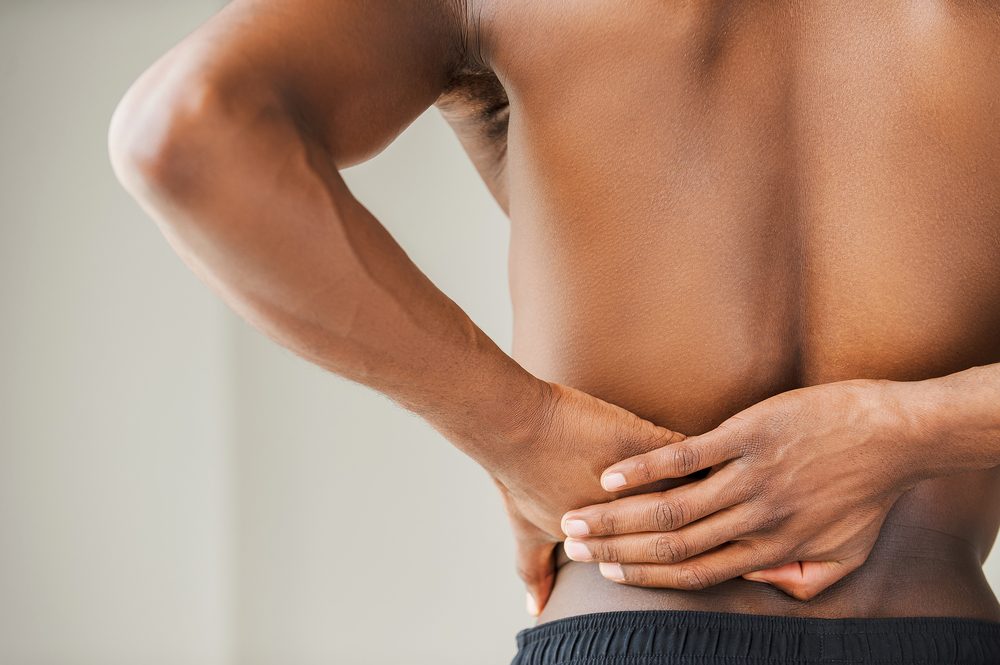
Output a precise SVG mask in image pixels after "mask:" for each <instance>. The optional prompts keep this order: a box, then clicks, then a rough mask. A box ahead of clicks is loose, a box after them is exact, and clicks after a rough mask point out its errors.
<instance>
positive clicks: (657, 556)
mask: <svg viewBox="0 0 1000 665" xmlns="http://www.w3.org/2000/svg"><path fill="white" fill-rule="evenodd" d="M687 552H688V547H687V544H686V543H685V542H684V540H683V539H681V538H676V537H674V536H658V537H657V538H656V540H655V541H654V542H653V560H654V561H656V562H657V563H664V564H666V563H677V562H679V561H683V560H684V559H686V558H687V557H688V554H687Z"/></svg>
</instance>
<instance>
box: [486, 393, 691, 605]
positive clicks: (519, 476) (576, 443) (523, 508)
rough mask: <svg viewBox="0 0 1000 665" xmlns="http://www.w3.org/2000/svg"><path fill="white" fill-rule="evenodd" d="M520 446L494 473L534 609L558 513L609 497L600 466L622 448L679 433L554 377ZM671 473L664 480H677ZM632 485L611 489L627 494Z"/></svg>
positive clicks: (550, 570) (633, 449) (646, 446)
mask: <svg viewBox="0 0 1000 665" xmlns="http://www.w3.org/2000/svg"><path fill="white" fill-rule="evenodd" d="M544 392H545V394H546V397H545V398H544V399H543V400H542V402H543V403H542V404H541V405H540V407H539V410H538V417H537V418H534V419H533V421H534V425H533V426H532V429H531V432H530V434H529V436H527V437H526V440H525V442H524V444H523V447H522V452H521V454H518V455H516V456H513V457H512V458H511V459H510V460H509V463H508V464H506V465H505V466H504V467H502V468H501V469H499V470H497V471H495V472H494V474H493V479H494V482H495V483H496V484H497V487H498V488H499V489H500V493H501V495H502V497H503V499H504V505H505V506H506V508H507V513H508V516H509V517H510V522H511V527H512V529H513V531H514V536H515V540H516V541H517V570H518V574H519V575H520V577H521V579H522V580H524V583H525V585H526V586H527V588H528V593H529V599H528V607H529V611H530V612H531V613H532V614H534V615H537V614H538V613H539V612H541V610H542V608H543V607H544V606H545V603H546V601H547V600H548V597H549V593H550V592H551V590H552V583H553V581H554V579H555V577H554V573H555V557H554V556H553V552H554V550H555V546H556V544H557V543H558V542H560V541H561V540H562V539H563V535H562V531H561V529H560V526H559V524H560V517H561V516H562V514H563V513H564V512H566V511H567V510H568V509H570V508H573V507H576V506H580V505H586V504H588V503H593V502H596V501H604V500H607V497H608V495H607V493H606V492H605V491H604V490H603V489H602V488H601V485H600V480H599V479H600V472H601V469H603V468H604V467H605V466H607V465H608V464H610V463H611V462H613V461H615V460H619V459H621V458H622V457H623V456H629V455H634V454H637V453H641V452H647V451H650V450H655V449H657V448H660V447H662V446H664V445H667V444H671V443H674V442H677V441H681V440H683V439H684V436H683V435H682V434H678V433H676V432H672V431H670V430H668V429H665V428H663V427H658V426H657V425H654V424H653V423H651V422H649V421H646V420H643V419H642V418H640V417H639V416H637V415H635V414H634V413H632V412H630V411H626V410H625V409H622V408H620V407H617V406H614V405H613V404H609V403H607V402H604V401H602V400H600V399H598V398H596V397H593V396H591V395H588V394H586V393H584V392H581V391H579V390H576V389H573V388H570V387H567V386H563V385H560V384H555V383H551V384H547V386H546V390H545V391H544ZM679 482H683V481H676V480H669V481H665V482H664V483H661V486H662V487H668V486H676V485H678V484H679ZM636 491H641V490H637V489H632V490H623V491H621V492H616V493H615V494H614V495H615V496H625V495H627V494H629V493H630V492H636Z"/></svg>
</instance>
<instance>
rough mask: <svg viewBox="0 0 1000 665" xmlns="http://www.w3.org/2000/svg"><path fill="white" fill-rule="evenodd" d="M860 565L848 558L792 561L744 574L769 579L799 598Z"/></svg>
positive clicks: (815, 592)
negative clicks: (841, 559) (844, 559)
mask: <svg viewBox="0 0 1000 665" xmlns="http://www.w3.org/2000/svg"><path fill="white" fill-rule="evenodd" d="M859 565H860V562H858V563H856V564H855V563H852V562H851V561H850V560H846V561H792V562H790V563H786V564H784V565H783V566H778V567H777V568H767V569H765V570H758V571H754V572H752V573H746V574H745V575H743V579H747V580H751V581H753V582H766V583H767V584H770V585H772V586H775V587H777V588H778V589H780V590H781V591H784V592H785V593H787V594H788V595H789V596H792V597H793V598H796V599H798V600H809V599H810V598H814V597H815V596H817V595H818V594H819V593H820V592H821V591H823V590H824V589H826V588H827V587H829V586H831V585H833V584H834V583H835V582H837V581H839V580H840V579H841V578H843V577H844V576H845V575H847V574H848V573H850V572H851V571H853V570H854V569H856V568H857V567H858V566H859Z"/></svg>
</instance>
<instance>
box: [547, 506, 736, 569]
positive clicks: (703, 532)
mask: <svg viewBox="0 0 1000 665" xmlns="http://www.w3.org/2000/svg"><path fill="white" fill-rule="evenodd" d="M742 512H743V511H740V510H738V509H733V510H725V511H722V512H720V513H718V514H717V515H713V516H712V517H710V518H708V519H705V520H702V521H700V522H695V523H694V524H691V525H689V526H686V527H684V528H682V529H678V530H676V531H668V532H665V533H632V534H628V535H624V536H609V537H605V538H582V539H577V538H568V539H566V542H565V543H564V544H563V548H564V549H565V550H566V555H567V556H568V557H569V558H570V559H572V560H574V561H604V562H611V563H657V564H673V563H679V562H681V561H684V560H685V559H689V558H691V557H693V556H695V555H698V554H701V553H702V552H707V551H708V550H710V549H712V548H714V547H718V546H719V545H722V544H723V543H726V542H729V541H730V540H732V539H733V538H736V537H737V536H739V535H742V534H743V533H744V532H745V531H746V522H745V520H744V519H742V517H743V516H742Z"/></svg>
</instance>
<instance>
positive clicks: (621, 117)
mask: <svg viewBox="0 0 1000 665" xmlns="http://www.w3.org/2000/svg"><path fill="white" fill-rule="evenodd" d="M475 4H476V5H477V6H476V9H475V11H476V12H477V13H478V16H479V20H478V21H477V22H476V25H477V26H478V28H479V32H478V34H476V35H472V36H471V37H470V38H471V39H473V40H475V42H476V43H477V44H478V45H479V49H478V51H475V52H477V53H479V54H480V55H481V62H480V63H479V64H481V66H482V68H481V69H477V68H475V67H474V66H470V69H469V71H468V73H467V74H466V75H465V76H464V77H462V78H460V79H459V80H457V81H456V83H455V86H454V88H453V89H452V90H450V91H449V92H448V93H446V95H444V96H443V97H442V99H441V100H439V102H438V106H439V107H440V108H441V109H442V111H443V112H444V114H445V117H446V118H448V119H449V120H451V121H452V122H453V124H454V125H455V128H456V131H457V132H458V134H459V137H460V138H461V139H462V140H463V143H464V144H465V145H466V146H467V147H468V148H469V152H470V155H471V156H472V157H473V159H474V161H476V163H477V166H478V167H479V169H480V172H481V173H482V175H483V177H484V178H485V179H486V180H487V182H488V183H489V184H490V186H491V190H492V191H493V192H494V193H495V194H496V195H497V197H498V200H499V201H500V202H501V204H502V205H504V206H505V209H506V210H507V212H508V214H509V216H510V219H511V225H512V235H511V247H510V255H511V260H510V269H511V286H512V293H513V303H514V315H515V342H514V357H515V359H516V360H518V361H519V362H520V363H521V364H522V365H524V366H525V367H526V368H527V369H529V371H531V372H532V373H534V374H536V375H538V376H545V377H547V378H551V379H552V380H555V381H558V382H561V383H565V384H567V385H572V386H574V387H577V388H580V389H582V390H584V391H586V392H588V393H591V394H593V395H596V396H598V397H601V398H603V399H605V400H608V401H610V402H612V403H614V404H619V405H621V406H624V407H626V408H628V409H629V410H631V411H633V412H635V413H637V414H638V415H640V416H643V417H645V418H647V419H649V420H651V421H653V422H656V423H659V424H663V425H665V426H666V427H669V428H671V429H674V430H677V431H681V432H685V433H700V432H703V431H705V430H708V429H710V428H712V427H714V426H715V425H716V424H718V423H719V422H720V421H721V420H722V419H723V418H725V417H726V416H728V415H730V414H732V413H734V412H736V411H738V410H740V409H742V408H744V407H747V406H749V405H751V404H754V403H756V402H758V401H760V400H762V399H763V398H765V397H768V396H770V395H773V394H776V393H779V392H782V391H785V390H789V389H791V388H795V387H798V386H807V385H813V384H819V383H826V382H831V381H837V380H841V379H850V378H861V377H871V378H888V379H895V380H914V379H922V378H928V377H933V376H940V375H944V374H948V373H950V372H954V371H957V370H960V369H964V368H966V367H969V366H972V365H976V364H986V363H991V362H996V361H998V360H1000V333H998V331H1000V186H998V183H1000V125H998V122H997V115H998V112H1000V106H998V104H1000V101H998V100H1000V6H998V5H996V4H995V3H987V2H933V3H923V2H912V1H907V0H902V1H898V2H881V1H880V2H850V3H844V2H839V1H838V2H808V3H801V2H725V3H716V2H663V1H662V0H646V1H643V2H638V3H629V4H628V11H624V10H623V7H622V5H621V3H613V2H608V3H538V2H530V1H529V0H517V1H515V2H506V1H505V2H496V1H495V0H494V1H491V0H480V1H479V2H477V3H475ZM542 285H544V286H542ZM941 447H942V451H946V450H947V442H946V441H942V442H941ZM997 479H998V475H997V472H996V471H995V470H990V471H984V472H978V473H974V474H964V475H960V476H954V477H949V478H945V479H937V480H933V481H926V482H924V483H922V484H920V485H919V486H918V487H917V488H915V489H914V490H912V491H911V492H910V493H909V494H907V495H906V496H905V497H904V499H903V500H901V501H900V502H899V503H898V504H897V506H896V508H895V509H894V511H893V512H892V513H891V515H890V517H889V519H888V521H887V524H886V526H885V527H884V529H883V533H882V537H881V538H880V541H879V546H878V547H877V548H876V550H875V552H874V553H873V555H872V558H871V559H870V560H869V562H868V563H867V564H866V566H865V567H864V568H863V569H862V570H860V571H858V572H857V573H856V574H854V575H852V576H851V577H850V578H848V580H845V581H844V583H843V584H841V585H840V586H838V587H837V588H836V592H831V593H830V594H827V595H824V596H823V597H821V598H819V599H816V600H814V601H812V602H811V603H810V604H809V605H808V608H807V609H806V607H804V606H802V604H801V603H798V602H797V601H794V600H793V599H790V598H789V597H787V596H785V595H784V594H782V593H780V592H778V591H776V590H774V589H771V588H769V587H763V586H761V585H759V584H754V583H751V582H747V581H744V580H734V581H732V582H729V583H727V584H725V585H723V586H719V587H715V588H713V589H711V590H709V591H705V592H687V591H665V590H639V589H634V588H625V587H621V586H619V585H616V584H613V583H611V582H607V581H605V580H603V579H602V578H601V577H600V576H599V575H597V574H596V572H595V571H594V570H593V567H592V566H586V565H585V564H579V563H571V564H569V566H570V569H565V570H563V572H562V573H561V575H560V577H559V579H558V581H557V585H556V591H555V593H554V595H553V598H552V601H551V602H550V605H549V608H548V610H547V612H546V613H545V614H543V617H542V618H543V619H549V618H555V617H558V616H563V615H566V614H575V613H580V612H581V611H599V610H606V609H631V608H635V607H656V608H685V609H711V610H737V609H741V610H743V611H747V610H749V611H753V612H759V613H771V614H786V613H793V614H794V613H798V612H808V613H809V614H810V615H813V616H848V615H854V616H884V615H900V616H901V615H906V614H914V613H920V611H919V610H920V609H921V607H924V608H928V609H929V607H933V608H934V611H935V612H937V613H942V612H943V613H948V614H956V615H964V616H978V617H987V618H992V619H997V618H1000V609H998V607H997V604H996V601H995V600H994V598H993V595H992V593H991V592H990V590H989V588H988V586H987V584H986V581H985V579H984V578H983V575H982V571H981V568H980V566H981V562H982V561H983V560H984V559H985V557H986V555H987V554H988V553H989V550H990V547H991V545H992V543H993V539H994V537H995V535H996V532H997V525H998V519H1000V512H998V510H1000V500H998V499H1000V483H998V482H997ZM572 568H577V569H572ZM932 599H933V602H932V603H931V602H930V601H931V600H932ZM925 611H926V610H925Z"/></svg>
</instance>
